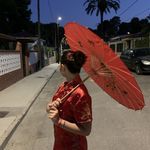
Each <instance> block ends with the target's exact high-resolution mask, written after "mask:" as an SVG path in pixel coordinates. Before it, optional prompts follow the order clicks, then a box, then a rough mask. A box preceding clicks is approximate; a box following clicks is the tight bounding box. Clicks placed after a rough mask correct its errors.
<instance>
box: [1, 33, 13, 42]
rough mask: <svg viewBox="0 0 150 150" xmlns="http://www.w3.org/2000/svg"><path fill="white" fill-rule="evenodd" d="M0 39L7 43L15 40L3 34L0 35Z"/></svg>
mask: <svg viewBox="0 0 150 150" xmlns="http://www.w3.org/2000/svg"><path fill="white" fill-rule="evenodd" d="M0 39H5V40H9V41H16V38H15V37H14V36H11V35H6V34H3V33H0Z"/></svg>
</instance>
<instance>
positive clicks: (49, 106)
mask: <svg viewBox="0 0 150 150" xmlns="http://www.w3.org/2000/svg"><path fill="white" fill-rule="evenodd" d="M60 104H61V99H60V98H57V99H56V100H55V101H53V102H50V103H48V104H47V106H46V112H47V113H49V111H50V108H51V107H56V108H58V107H59V106H60Z"/></svg>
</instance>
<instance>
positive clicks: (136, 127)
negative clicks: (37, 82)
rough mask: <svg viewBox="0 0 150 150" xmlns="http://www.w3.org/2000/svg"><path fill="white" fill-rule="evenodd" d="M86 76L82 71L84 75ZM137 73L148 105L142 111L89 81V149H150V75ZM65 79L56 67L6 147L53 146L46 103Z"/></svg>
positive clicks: (36, 149) (38, 149) (32, 149)
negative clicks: (135, 109) (90, 129)
mask: <svg viewBox="0 0 150 150" xmlns="http://www.w3.org/2000/svg"><path fill="white" fill-rule="evenodd" d="M85 76H86V75H85V74H84V73H82V77H83V78H84V77H85ZM135 77H136V79H137V82H138V83H139V85H140V87H141V89H142V91H143V94H144V98H145V103H146V106H145V107H144V109H143V110H142V111H133V110H129V109H127V108H125V107H124V106H122V105H120V104H118V103H117V102H116V101H115V100H113V99H112V98H111V97H110V96H108V95H107V94H106V93H105V92H103V91H102V90H101V89H100V88H99V87H98V86H97V85H96V84H95V83H94V82H93V81H92V80H90V79H89V80H88V81H86V83H85V84H86V86H87V88H88V90H89V92H90V94H91V96H92V102H93V103H92V107H93V126H92V132H91V134H90V136H88V145H89V150H149V149H150V117H149V114H150V75H140V76H137V75H135ZM62 81H63V77H61V75H60V73H59V72H58V71H57V72H56V73H55V74H54V76H53V77H52V78H51V79H50V80H49V82H48V83H47V85H46V86H45V88H44V89H43V91H42V92H41V94H40V95H39V96H38V98H37V99H36V101H35V102H34V103H33V105H32V107H31V108H30V110H29V112H28V113H27V115H26V116H25V118H24V119H23V121H22V122H21V123H20V125H19V126H18V128H17V129H16V131H15V132H14V134H13V135H12V137H11V139H10V140H9V142H8V144H7V146H6V148H5V150H52V146H53V141H54V138H53V126H52V123H51V121H50V120H49V119H48V117H47V114H46V112H45V106H46V104H47V102H48V101H49V99H51V97H52V95H53V93H54V91H55V90H56V89H57V87H58V85H59V83H61V82H62Z"/></svg>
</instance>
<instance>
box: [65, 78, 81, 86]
mask: <svg viewBox="0 0 150 150" xmlns="http://www.w3.org/2000/svg"><path fill="white" fill-rule="evenodd" d="M81 82H82V80H81V78H80V75H76V76H75V78H74V79H72V80H71V81H70V82H67V81H66V82H64V86H67V87H70V86H73V87H75V86H76V85H78V84H79V83H81Z"/></svg>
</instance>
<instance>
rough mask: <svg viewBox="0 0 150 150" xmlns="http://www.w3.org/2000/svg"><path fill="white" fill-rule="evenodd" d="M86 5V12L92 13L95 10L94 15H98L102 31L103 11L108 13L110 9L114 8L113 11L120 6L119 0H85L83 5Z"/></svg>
mask: <svg viewBox="0 0 150 150" xmlns="http://www.w3.org/2000/svg"><path fill="white" fill-rule="evenodd" d="M85 5H86V8H85V11H86V12H87V14H88V15H89V14H90V15H92V14H93V12H94V11H96V16H99V15H100V21H101V28H102V31H103V17H104V13H110V9H114V10H115V12H117V10H118V9H119V8H120V1H119V0H86V1H85V3H84V6H85Z"/></svg>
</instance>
